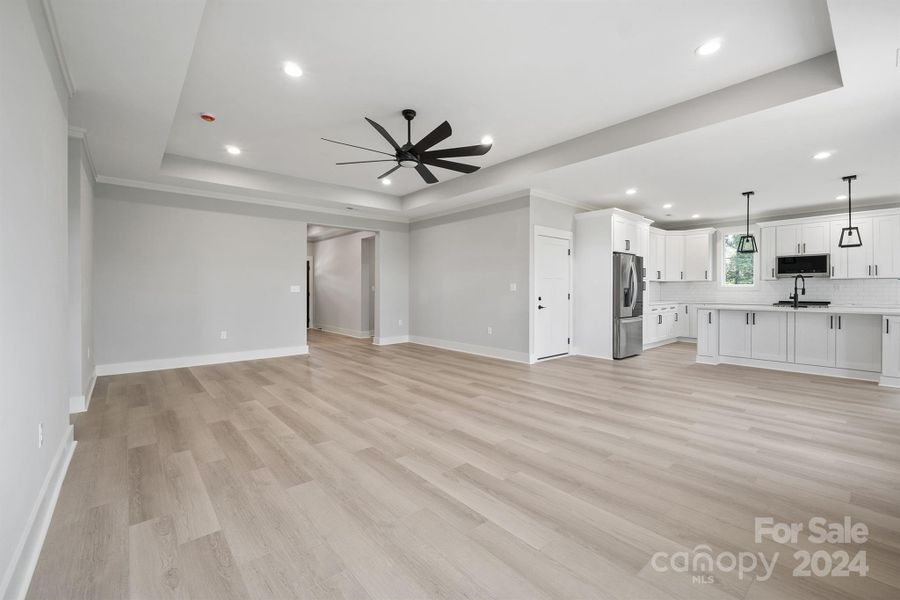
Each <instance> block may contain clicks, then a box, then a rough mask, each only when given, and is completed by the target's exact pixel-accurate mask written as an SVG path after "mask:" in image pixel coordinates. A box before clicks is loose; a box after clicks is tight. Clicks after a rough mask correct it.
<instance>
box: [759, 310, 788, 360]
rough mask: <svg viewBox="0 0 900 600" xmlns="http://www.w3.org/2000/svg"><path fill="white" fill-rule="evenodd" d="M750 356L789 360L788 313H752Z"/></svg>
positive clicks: (762, 358)
mask: <svg viewBox="0 0 900 600" xmlns="http://www.w3.org/2000/svg"><path fill="white" fill-rule="evenodd" d="M750 358H756V359H759V360H775V361H779V362H785V361H787V315H786V314H784V313H780V312H769V311H763V312H752V313H750Z"/></svg>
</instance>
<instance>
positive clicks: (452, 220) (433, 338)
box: [410, 197, 530, 360]
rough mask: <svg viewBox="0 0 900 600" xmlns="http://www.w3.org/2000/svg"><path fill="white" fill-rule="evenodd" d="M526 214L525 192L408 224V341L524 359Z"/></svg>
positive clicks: (526, 266) (526, 251) (526, 309)
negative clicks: (409, 295)
mask: <svg viewBox="0 0 900 600" xmlns="http://www.w3.org/2000/svg"><path fill="white" fill-rule="evenodd" d="M529 220H530V208H529V201H528V198H527V197H524V198H521V199H515V200H510V201H507V202H502V203H498V204H492V205H489V206H485V207H482V208H477V209H473V210H469V211H465V212H461V213H455V214H453V215H449V216H445V217H437V218H434V219H428V220H425V221H419V222H416V223H413V224H411V226H410V285H411V288H412V294H411V299H410V302H411V306H410V318H411V320H412V322H411V330H410V331H411V335H412V336H413V339H415V338H417V337H418V338H424V339H423V341H427V342H432V343H434V342H436V343H438V344H441V345H446V346H448V347H457V348H459V349H468V350H470V351H474V352H481V353H484V354H492V355H496V356H503V357H506V358H514V359H518V360H527V359H528V338H529V333H528V287H529V248H530V226H529ZM511 283H515V284H516V286H517V291H515V292H512V291H510V284H511ZM488 327H491V328H492V329H493V333H492V334H489V333H488V332H487V328H488Z"/></svg>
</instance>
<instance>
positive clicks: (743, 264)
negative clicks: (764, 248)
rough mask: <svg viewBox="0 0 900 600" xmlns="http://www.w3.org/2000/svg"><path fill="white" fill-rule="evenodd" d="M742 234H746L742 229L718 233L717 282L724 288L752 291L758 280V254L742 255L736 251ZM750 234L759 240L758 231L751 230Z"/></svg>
mask: <svg viewBox="0 0 900 600" xmlns="http://www.w3.org/2000/svg"><path fill="white" fill-rule="evenodd" d="M744 233H746V230H745V229H744V228H734V229H725V230H720V231H719V235H718V239H719V252H718V255H719V256H720V257H721V261H720V274H721V277H720V279H719V281H721V282H722V283H721V285H722V287H724V288H733V289H752V288H754V287H755V286H756V282H757V280H758V279H759V253H758V252H754V253H753V254H742V253H740V252H738V251H737V247H738V241H739V240H740V239H741V235H743V234H744ZM750 233H752V234H753V235H754V236H756V239H757V240H759V230H758V229H756V230H753V229H751V231H750ZM757 243H759V242H757Z"/></svg>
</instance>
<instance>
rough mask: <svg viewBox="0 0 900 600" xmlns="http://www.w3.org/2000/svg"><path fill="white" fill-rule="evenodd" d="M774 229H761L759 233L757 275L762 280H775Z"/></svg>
mask: <svg viewBox="0 0 900 600" xmlns="http://www.w3.org/2000/svg"><path fill="white" fill-rule="evenodd" d="M775 231H776V228H775V227H763V228H762V229H760V231H759V256H760V261H761V263H760V266H759V274H760V277H762V278H763V279H769V280H772V279H775V267H776V264H775V250H776V249H775Z"/></svg>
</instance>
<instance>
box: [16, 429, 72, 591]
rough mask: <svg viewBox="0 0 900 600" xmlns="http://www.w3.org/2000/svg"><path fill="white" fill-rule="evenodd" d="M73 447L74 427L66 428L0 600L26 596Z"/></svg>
mask: <svg viewBox="0 0 900 600" xmlns="http://www.w3.org/2000/svg"><path fill="white" fill-rule="evenodd" d="M76 443H77V442H76V441H75V427H74V426H73V425H69V428H68V429H67V430H66V434H65V436H63V439H62V441H61V442H60V444H59V447H58V448H57V450H56V454H55V455H54V456H53V462H52V463H50V470H49V471H48V472H47V476H46V477H45V478H44V484H43V485H42V486H41V491H40V493H39V494H38V497H37V502H35V504H34V508H33V509H32V510H31V515H29V517H28V521H27V522H26V524H25V531H24V532H23V534H22V537H21V538H20V539H19V544H18V545H17V546H16V549H15V551H14V552H13V556H12V560H11V561H10V563H9V567H8V568H7V570H6V573H5V575H4V576H3V581H2V582H0V598H2V599H3V600H22V599H23V598H25V594H26V593H27V592H28V585H29V584H30V583H31V576H32V575H33V574H34V568H35V567H36V566H37V561H38V557H39V556H40V554H41V547H42V546H43V545H44V538H45V537H47V529H48V528H49V527H50V518H51V517H52V516H53V509H54V508H56V500H57V499H58V498H59V490H60V488H61V487H62V483H63V480H64V479H65V478H66V471H67V470H68V469H69V462H71V460H72V453H73V452H75V445H76Z"/></svg>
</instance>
